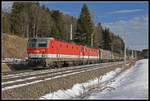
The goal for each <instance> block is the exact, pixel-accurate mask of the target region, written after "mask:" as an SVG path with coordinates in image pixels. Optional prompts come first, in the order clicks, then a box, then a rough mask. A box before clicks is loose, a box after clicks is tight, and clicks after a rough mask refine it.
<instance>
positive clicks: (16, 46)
mask: <svg viewBox="0 0 150 101" xmlns="http://www.w3.org/2000/svg"><path fill="white" fill-rule="evenodd" d="M26 47H27V39H25V38H22V37H18V36H16V35H8V34H4V33H3V34H2V58H3V57H5V58H25V57H27V51H26Z"/></svg>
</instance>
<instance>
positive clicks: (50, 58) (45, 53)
mask: <svg viewBox="0 0 150 101" xmlns="http://www.w3.org/2000/svg"><path fill="white" fill-rule="evenodd" d="M27 53H28V64H29V65H32V66H35V67H36V66H41V65H42V68H43V67H51V68H53V67H58V68H60V67H62V66H69V65H81V64H92V63H100V62H111V61H121V60H122V59H123V58H122V56H121V55H119V54H117V53H112V52H111V51H108V50H103V49H96V48H90V47H86V46H82V45H76V44H74V43H69V42H65V41H61V40H58V39H56V38H30V39H29V40H28V45H27Z"/></svg>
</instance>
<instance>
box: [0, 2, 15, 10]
mask: <svg viewBox="0 0 150 101" xmlns="http://www.w3.org/2000/svg"><path fill="white" fill-rule="evenodd" d="M12 5H13V2H12V1H9V2H8V1H3V2H2V10H3V11H5V12H10V11H11V8H12Z"/></svg>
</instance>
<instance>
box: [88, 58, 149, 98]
mask: <svg viewBox="0 0 150 101" xmlns="http://www.w3.org/2000/svg"><path fill="white" fill-rule="evenodd" d="M109 86H111V87H114V88H115V90H112V91H108V90H105V91H103V92H99V93H93V94H91V95H90V96H89V97H87V98H88V99H148V59H143V60H139V61H137V62H136V64H135V66H133V67H132V68H131V69H129V70H127V71H125V72H124V73H123V74H121V75H120V76H118V77H117V78H115V82H113V83H111V84H110V85H109Z"/></svg>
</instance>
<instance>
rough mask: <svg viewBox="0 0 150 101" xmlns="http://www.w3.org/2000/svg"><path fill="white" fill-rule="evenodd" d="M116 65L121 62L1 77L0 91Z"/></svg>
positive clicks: (26, 72) (27, 72)
mask: <svg viewBox="0 0 150 101" xmlns="http://www.w3.org/2000/svg"><path fill="white" fill-rule="evenodd" d="M117 64H122V62H111V63H101V64H91V65H84V66H74V67H65V68H60V69H47V70H37V71H25V72H21V73H13V74H7V75H2V91H5V90H8V89H14V88H18V87H23V86H27V85H31V84H35V83H39V82H43V81H47V80H51V79H56V78H60V77H65V76H68V75H73V74H78V73H81V72H86V71H91V70H95V69H99V68H105V67H107V68H108V67H110V66H112V65H117Z"/></svg>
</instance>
